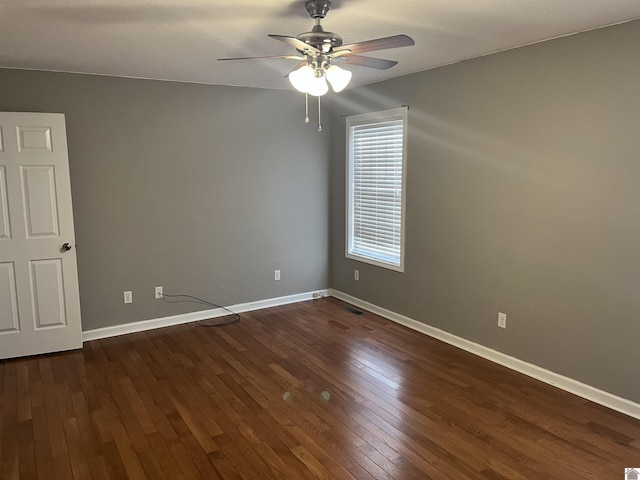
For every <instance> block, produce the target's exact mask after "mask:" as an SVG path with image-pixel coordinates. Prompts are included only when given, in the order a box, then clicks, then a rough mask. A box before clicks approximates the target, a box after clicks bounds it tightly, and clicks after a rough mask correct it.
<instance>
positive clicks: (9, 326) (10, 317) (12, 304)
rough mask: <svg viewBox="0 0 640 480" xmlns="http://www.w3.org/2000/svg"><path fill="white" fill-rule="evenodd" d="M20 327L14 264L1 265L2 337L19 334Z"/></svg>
mask: <svg viewBox="0 0 640 480" xmlns="http://www.w3.org/2000/svg"><path fill="white" fill-rule="evenodd" d="M18 325H20V322H19V321H18V298H17V297H16V274H15V268H14V266H13V262H4V263H0V335H2V334H3V333H7V332H17V331H18Z"/></svg>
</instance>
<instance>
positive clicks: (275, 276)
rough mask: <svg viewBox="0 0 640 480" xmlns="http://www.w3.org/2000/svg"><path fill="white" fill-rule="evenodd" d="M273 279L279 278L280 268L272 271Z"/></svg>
mask: <svg viewBox="0 0 640 480" xmlns="http://www.w3.org/2000/svg"><path fill="white" fill-rule="evenodd" d="M273 279H274V280H280V270H275V271H274V272H273Z"/></svg>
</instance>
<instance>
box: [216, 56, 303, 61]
mask: <svg viewBox="0 0 640 480" xmlns="http://www.w3.org/2000/svg"><path fill="white" fill-rule="evenodd" d="M261 58H284V59H286V60H304V57H301V56H299V55H268V56H266V57H234V58H219V59H218V60H258V59H261Z"/></svg>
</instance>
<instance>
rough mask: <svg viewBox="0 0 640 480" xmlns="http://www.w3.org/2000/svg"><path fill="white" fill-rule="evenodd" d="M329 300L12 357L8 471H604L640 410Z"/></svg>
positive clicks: (631, 452)
mask: <svg viewBox="0 0 640 480" xmlns="http://www.w3.org/2000/svg"><path fill="white" fill-rule="evenodd" d="M345 305H346V304H344V303H342V302H340V301H338V300H336V299H333V298H329V299H323V300H316V301H311V302H304V303H298V304H293V305H288V306H283V307H277V308H271V309H266V310H261V311H257V312H252V313H248V314H243V315H242V319H241V321H240V322H237V323H234V324H230V325H226V326H224V327H212V328H205V327H199V326H196V325H195V324H189V325H183V326H177V327H170V328H164V329H159V330H154V331H149V332H144V333H137V334H131V335H126V336H121V337H117V338H111V339H105V340H99V341H92V342H88V343H85V346H84V349H83V350H81V351H76V352H69V353H62V354H52V355H43V356H38V357H33V358H26V359H18V360H11V361H3V362H0V386H1V390H0V412H1V414H0V432H1V434H0V478H1V479H2V480H10V479H21V480H24V479H30V478H42V479H47V480H49V479H72V478H73V479H85V478H87V479H109V478H111V479H126V478H131V479H142V478H148V479H153V480H155V479H165V478H166V479H183V478H184V479H191V478H193V479H195V478H198V479H218V478H224V479H238V478H241V479H258V480H265V479H278V480H281V479H307V478H310V479H312V478H321V479H354V478H355V479H369V480H373V479H375V480H380V479H439V480H450V479H485V480H486V479H490V480H506V479H510V480H513V479H516V480H517V479H520V480H522V479H535V480H539V479H567V480H575V479H597V480H606V479H612V480H622V479H623V478H624V468H625V467H634V466H638V465H640V421H637V420H634V419H632V418H630V417H626V416H624V415H622V414H619V413H616V412H614V411H611V410H608V409H607V408H604V407H601V406H598V405H595V404H593V403H590V402H588V401H586V400H583V399H581V398H579V397H576V396H573V395H571V394H568V393H565V392H563V391H561V390H557V389H555V388H553V387H551V386H548V385H545V384H543V383H540V382H538V381H536V380H533V379H530V378H528V377H526V376H523V375H520V374H518V373H515V372H512V371H510V370H508V369H506V368H504V367H501V366H498V365H495V364H492V363H491V362H488V361H486V360H483V359H481V358H479V357H476V356H474V355H471V354H468V353H466V352H463V351H461V350H458V349H456V348H454V347H451V346H448V345H446V344H444V343H441V342H439V341H437V340H434V339H431V338H429V337H426V336H424V335H421V334H419V333H416V332H413V331H411V330H409V329H406V328H404V327H402V326H399V325H396V324H394V323H392V322H389V321H387V320H384V319H382V318H380V317H377V316H375V315H373V314H370V313H366V314H364V315H360V316H358V315H354V314H352V313H348V312H346V311H345V310H343V307H344V306H345Z"/></svg>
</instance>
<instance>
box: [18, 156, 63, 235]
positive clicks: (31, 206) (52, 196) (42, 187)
mask: <svg viewBox="0 0 640 480" xmlns="http://www.w3.org/2000/svg"><path fill="white" fill-rule="evenodd" d="M20 170H21V173H22V198H23V203H24V205H23V208H24V214H25V219H24V223H25V225H26V227H27V238H32V237H51V236H55V237H57V236H58V205H57V195H56V182H55V177H54V166H53V165H27V166H22V167H21V168H20Z"/></svg>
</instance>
